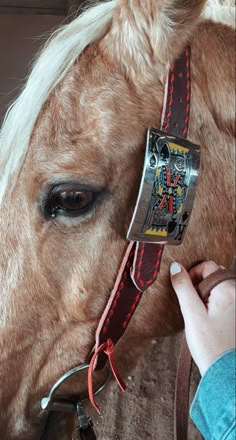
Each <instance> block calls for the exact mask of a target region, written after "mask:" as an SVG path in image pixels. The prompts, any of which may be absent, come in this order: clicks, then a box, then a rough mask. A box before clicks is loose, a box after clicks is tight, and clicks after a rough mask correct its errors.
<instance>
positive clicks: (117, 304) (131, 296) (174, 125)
mask: <svg viewBox="0 0 236 440" xmlns="http://www.w3.org/2000/svg"><path fill="white" fill-rule="evenodd" d="M189 109H190V49H189V48H187V49H186V50H185V51H184V53H183V54H182V55H181V57H180V58H179V59H178V60H177V61H176V63H175V65H174V66H172V67H171V69H170V72H169V76H168V80H167V86H166V93H165V102H164V109H163V116H162V127H161V128H162V129H163V130H166V131H168V133H170V134H173V135H176V136H179V137H182V138H183V137H186V136H187V131H188V123H189ZM163 249H164V247H163V245H162V244H150V243H134V242H131V243H130V244H129V246H128V248H127V251H126V254H125V256H124V259H123V262H122V264H121V268H120V271H119V274H118V277H117V280H116V283H115V286H114V289H113V291H112V293H111V297H110V299H109V301H108V304H107V306H106V309H105V311H104V313H103V315H102V318H101V321H100V323H99V326H98V329H97V332H96V346H95V351H96V350H97V349H98V348H99V347H100V346H101V345H102V344H104V343H106V341H107V340H108V339H111V340H112V342H113V343H114V344H116V343H117V342H118V340H119V339H120V338H121V336H122V335H123V334H124V332H125V330H126V329H127V327H128V325H129V323H130V320H131V318H132V316H133V314H134V312H135V310H136V308H137V306H138V304H139V302H140V300H141V298H142V295H143V292H144V291H145V290H146V289H147V288H148V287H150V286H151V285H152V284H153V283H154V282H155V280H156V278H157V276H158V273H159V270H160V264H161V258H162V254H163ZM106 361H107V357H106V355H105V354H104V352H103V351H101V352H100V353H99V354H98V357H97V364H96V369H101V368H103V367H104V365H105V363H106Z"/></svg>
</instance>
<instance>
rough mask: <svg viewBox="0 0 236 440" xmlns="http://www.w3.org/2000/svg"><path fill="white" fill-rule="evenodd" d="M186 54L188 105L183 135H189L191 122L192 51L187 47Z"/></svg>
mask: <svg viewBox="0 0 236 440" xmlns="http://www.w3.org/2000/svg"><path fill="white" fill-rule="evenodd" d="M185 55H186V63H185V64H186V107H185V113H186V114H185V119H184V128H183V130H182V134H183V136H186V135H187V132H188V123H189V112H190V97H191V96H190V87H191V84H190V51H189V49H188V48H187V49H186V51H185Z"/></svg>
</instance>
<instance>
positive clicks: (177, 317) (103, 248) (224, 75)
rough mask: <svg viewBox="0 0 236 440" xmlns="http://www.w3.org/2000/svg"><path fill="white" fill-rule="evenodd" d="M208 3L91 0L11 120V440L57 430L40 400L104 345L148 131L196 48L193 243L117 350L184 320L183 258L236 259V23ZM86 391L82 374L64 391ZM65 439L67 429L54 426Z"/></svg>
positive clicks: (136, 350) (5, 337) (6, 218)
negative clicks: (169, 85)
mask: <svg viewBox="0 0 236 440" xmlns="http://www.w3.org/2000/svg"><path fill="white" fill-rule="evenodd" d="M204 6H205V1H204V0H189V1H185V0H160V1H156V0H155V1H154V0H142V2H141V1H136V0H129V1H128V0H113V1H108V2H106V3H101V4H99V5H97V6H94V7H92V8H90V9H88V10H87V11H85V12H84V13H83V14H82V15H81V16H79V17H78V18H76V19H75V20H74V21H73V22H71V23H70V24H68V25H66V26H64V27H63V28H61V29H59V30H58V31H57V32H56V33H55V34H54V35H53V36H52V38H51V39H50V40H49V42H48V43H47V45H46V46H45V47H44V48H43V50H42V52H41V54H40V55H39V57H38V59H37V60H36V62H35V65H34V66H33V69H32V72H31V75H30V76H29V79H28V81H27V83H26V86H25V88H24V90H23V91H22V93H21V95H20V96H19V98H18V99H17V100H16V102H15V103H14V104H13V106H12V108H11V109H10V110H9V112H8V114H7V116H6V119H5V122H4V124H3V127H2V131H1V141H0V142H1V143H0V172H1V178H0V181H1V182H0V198H1V199H0V203H1V213H0V231H1V253H0V285H1V297H0V298H1V300H0V313H1V327H0V383H1V387H0V405H1V416H0V436H1V438H5V439H8V440H11V439H17V440H20V439H24V440H27V439H37V438H41V436H42V438H45V439H46V438H49V437H47V433H46V431H45V433H44V434H43V429H44V426H45V423H46V421H45V415H44V413H43V412H42V411H41V409H40V400H41V398H42V397H43V396H44V395H47V394H48V392H49V389H50V387H51V386H52V384H53V383H54V382H55V381H56V380H57V378H59V377H60V376H61V375H62V374H63V373H65V372H66V371H68V370H69V369H71V368H72V367H74V366H76V365H79V364H82V363H84V362H85V361H86V359H87V358H88V355H89V353H90V352H91V350H92V349H93V345H94V334H95V331H96V328H97V325H98V322H99V319H100V317H101V315H102V313H103V310H104V308H105V306H106V303H107V301H108V298H109V295H110V292H111V290H112V287H113V284H114V281H115V279H116V275H117V272H118V270H119V266H120V263H121V261H122V258H123V255H124V253H125V250H126V247H127V240H126V234H127V230H128V227H129V223H130V220H131V217H132V213H133V209H134V206H135V202H136V198H137V194H138V189H139V183H140V178H141V175H142V168H143V158H144V150H145V137H146V131H147V128H148V127H160V121H161V113H162V102H163V97H164V88H165V85H164V84H165V77H166V74H167V72H168V70H169V67H170V65H171V64H172V63H173V62H174V61H175V59H176V58H177V57H178V56H179V55H180V54H181V52H182V51H183V50H184V48H185V46H186V45H187V44H190V45H191V49H192V58H191V63H192V104H191V114H190V130H189V139H191V140H192V141H193V142H195V143H197V144H199V145H201V149H202V160H201V168H200V178H199V185H198V189H197V195H196V200H195V204H194V208H193V213H192V218H191V221H190V225H189V229H188V232H187V234H186V237H185V240H184V243H183V245H182V246H180V247H178V248H176V247H167V248H166V249H165V251H164V256H163V263H162V267H161V273H160V276H159V278H158V280H157V281H156V282H155V284H154V285H153V286H152V287H150V289H149V291H148V292H147V295H146V296H145V297H144V298H143V300H142V305H141V306H140V307H139V308H138V310H137V312H136V315H135V318H134V320H133V321H132V323H131V324H130V326H129V328H128V330H127V332H126V334H125V336H124V338H123V340H122V341H121V343H120V344H119V347H118V348H117V353H116V358H117V361H118V364H119V359H121V354H122V362H121V361H120V366H121V369H122V370H124V371H126V370H127V367H131V366H132V365H133V364H134V363H135V360H136V359H137V356H138V355H139V354H140V353H141V352H142V351H143V348H144V345H145V341H147V340H148V339H149V338H152V337H154V336H164V335H168V334H171V333H174V332H176V331H178V330H179V329H181V328H182V325H183V323H182V318H181V314H180V311H179V307H178V304H177V301H176V299H175V295H174V293H173V292H172V290H171V287H170V282H169V276H168V267H169V264H170V262H171V261H173V260H176V259H178V260H179V261H181V262H182V263H183V264H184V265H185V266H186V267H190V266H191V265H192V264H194V263H195V262H197V261H199V260H202V259H206V258H209V259H210V258H212V259H215V260H216V261H218V262H219V263H221V264H224V265H229V264H230V263H231V260H232V258H233V252H234V251H233V240H232V236H233V232H232V231H233V218H234V217H233V209H232V203H233V202H232V201H233V189H232V176H233V154H234V153H233V136H234V93H233V90H234V86H233V84H234V66H233V62H232V60H233V55H232V50H233V34H232V29H231V28H230V27H229V26H223V25H221V24H216V23H213V21H208V20H204V19H203V16H202V13H203V9H204ZM231 48H232V49H231ZM223 79H224V80H223ZM103 374H104V373H103V372H101V373H100V374H97V379H96V380H97V383H100V381H102V380H103V378H104V376H103ZM81 391H83V392H84V391H85V392H86V380H85V376H83V375H81V376H79V377H78V378H76V381H74V382H72V383H70V384H68V385H65V388H64V393H66V394H73V393H80V392H81ZM63 423H64V424H63V427H62V426H61V428H60V429H61V431H60V439H62V438H65V439H66V438H71V437H70V435H71V432H72V431H73V429H74V425H73V420H72V421H71V419H65V420H64V422H63ZM43 435H44V437H43ZM53 435H54V436H53V438H59V437H57V435H59V434H58V433H57V430H56V431H55V432H54V434H53ZM51 438H52V437H51Z"/></svg>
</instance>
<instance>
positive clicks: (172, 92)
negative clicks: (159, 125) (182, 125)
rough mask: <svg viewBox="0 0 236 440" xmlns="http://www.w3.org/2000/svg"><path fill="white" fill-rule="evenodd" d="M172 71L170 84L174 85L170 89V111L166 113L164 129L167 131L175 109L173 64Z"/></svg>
mask: <svg viewBox="0 0 236 440" xmlns="http://www.w3.org/2000/svg"><path fill="white" fill-rule="evenodd" d="M170 71H171V76H170V84H171V85H172V87H170V90H169V102H168V112H167V115H166V123H165V125H164V130H166V131H168V129H169V127H170V118H171V114H172V109H173V95H174V82H175V74H174V66H171V68H170Z"/></svg>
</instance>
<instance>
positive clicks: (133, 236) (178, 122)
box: [41, 47, 200, 440]
mask: <svg viewBox="0 0 236 440" xmlns="http://www.w3.org/2000/svg"><path fill="white" fill-rule="evenodd" d="M190 97H191V81H190V48H189V47H188V48H186V49H185V50H184V52H183V53H182V55H181V56H180V57H179V59H178V60H176V62H175V64H174V65H173V66H171V68H170V71H169V74H168V77H167V81H166V89H165V98H164V106H163V114H162V122H161V130H157V129H149V130H148V132H147V145H146V154H145V159H144V169H143V176H142V180H141V184H140V190H139V195H138V199H137V204H136V207H135V210H134V214H133V218H132V221H131V224H130V228H129V231H128V235H127V239H128V240H129V241H130V243H129V245H128V247H127V250H126V253H125V256H124V258H123V261H122V263H121V266H120V270H119V273H118V276H117V279H116V282H115V285H114V288H113V290H112V293H111V296H110V298H109V301H108V303H107V306H106V308H105V310H104V312H103V315H102V317H101V320H100V322H99V325H98V328H97V331H96V342H95V347H94V350H93V353H92V354H90V355H89V363H88V364H84V365H81V366H79V367H76V368H74V369H72V370H70V371H69V372H68V373H66V374H65V375H63V376H62V377H61V378H60V379H59V380H58V381H57V382H56V383H55V384H54V385H53V387H52V389H51V391H50V393H49V396H48V397H47V398H43V399H42V401H41V408H42V409H43V410H47V411H60V412H74V413H77V416H78V434H79V436H80V437H79V438H82V439H85V440H86V439H88V440H93V439H96V436H95V434H94V432H93V429H92V422H91V419H89V418H88V417H87V416H86V415H85V413H84V410H83V406H82V403H83V399H75V400H68V399H59V398H56V397H55V392H56V391H57V390H58V388H59V387H60V386H61V384H62V383H64V382H65V381H66V380H67V379H68V378H70V377H72V376H74V375H75V374H78V373H79V372H80V371H82V370H86V369H88V391H89V398H90V401H91V403H92V404H93V406H94V407H95V408H96V410H97V411H99V408H98V406H97V405H96V402H95V400H94V395H96V394H97V393H98V392H100V391H101V390H102V389H104V387H105V386H106V384H107V382H108V380H109V379H108V377H107V379H106V382H105V383H104V384H103V385H102V386H101V387H100V388H99V389H98V390H97V391H96V392H95V393H94V392H93V386H92V374H93V371H94V370H101V369H103V368H104V367H105V364H106V362H107V359H109V362H110V366H111V370H112V373H113V375H114V376H115V378H116V380H117V382H118V383H119V385H120V388H121V390H122V391H124V390H125V385H124V383H123V381H122V379H121V377H120V375H119V372H118V370H117V368H116V365H115V361H114V349H115V345H116V343H117V342H118V341H119V339H120V338H121V337H122V336H123V334H124V333H125V331H126V329H127V327H128V325H129V323H130V321H131V319H132V317H133V315H134V313H135V311H136V309H137V307H138V304H139V302H140V300H141V298H142V296H143V294H144V292H145V290H147V289H148V288H149V287H150V286H151V285H152V284H153V283H154V282H155V281H156V279H157V277H158V273H159V271H160V265H161V259H162V255H163V250H164V246H165V245H166V244H171V245H177V244H181V243H182V241H183V238H184V235H185V233H186V230H187V226H188V222H189V218H190V215H191V210H192V207H193V202H194V197H195V192H196V187H197V180H198V173H199V166H200V147H199V146H198V145H195V144H193V143H192V142H189V141H188V140H187V139H186V138H187V134H188V125H189V113H190Z"/></svg>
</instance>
